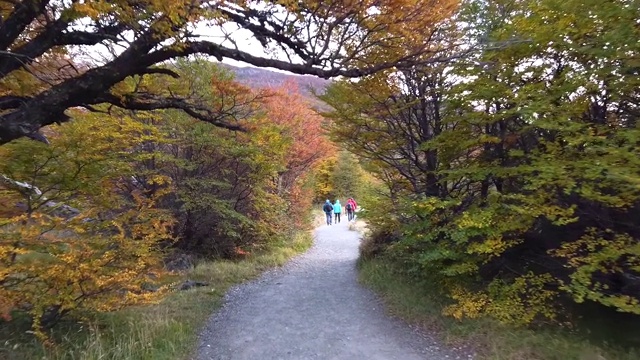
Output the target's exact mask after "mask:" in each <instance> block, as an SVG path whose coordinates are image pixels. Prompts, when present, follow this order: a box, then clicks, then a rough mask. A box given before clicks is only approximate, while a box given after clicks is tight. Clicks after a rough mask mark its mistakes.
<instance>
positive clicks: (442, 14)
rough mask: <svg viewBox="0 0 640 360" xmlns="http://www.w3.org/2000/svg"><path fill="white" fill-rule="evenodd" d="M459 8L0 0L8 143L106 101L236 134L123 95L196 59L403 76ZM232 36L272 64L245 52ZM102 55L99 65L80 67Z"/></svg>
mask: <svg viewBox="0 0 640 360" xmlns="http://www.w3.org/2000/svg"><path fill="white" fill-rule="evenodd" d="M455 7H456V1H454V0H419V1H407V0H384V1H342V0H335V1H315V0H311V1H306V0H305V1H297V2H292V1H206V0H192V1H172V0H116V1H113V0H97V1H82V2H81V1H76V0H22V1H13V0H11V1H1V2H0V144H4V143H7V142H9V141H11V140H14V139H17V138H19V137H23V136H31V137H34V138H39V139H42V136H41V135H39V134H37V131H38V130H39V129H40V128H41V127H43V126H46V125H49V124H53V123H55V122H64V121H67V120H68V119H69V116H68V114H66V113H65V112H66V111H67V109H69V108H73V107H84V108H85V109H89V110H94V106H95V105H97V104H101V103H107V104H110V105H112V106H115V107H120V108H125V109H130V110H154V109H169V108H172V109H181V110H184V111H186V112H188V113H189V114H190V115H191V116H193V117H196V118H198V119H200V120H204V121H210V122H212V123H214V124H216V125H217V126H221V127H229V128H234V129H237V126H235V125H231V124H226V123H221V122H219V121H216V119H212V117H211V114H210V113H209V112H208V111H207V109H203V108H201V107H199V106H198V105H196V104H193V103H191V102H190V101H189V99H187V98H185V97H182V96H177V95H174V94H156V93H152V92H145V91H142V90H140V89H133V90H131V89H129V90H128V91H122V89H119V88H118V86H117V85H118V84H119V83H121V82H122V81H123V80H125V79H126V78H128V77H131V76H134V75H146V76H173V77H177V76H178V74H177V73H175V72H174V71H171V70H169V69H166V68H160V67H158V66H157V65H160V64H163V63H165V62H166V61H169V60H171V59H175V58H179V57H185V56H189V55H193V54H206V55H210V56H212V57H215V58H217V59H218V60H222V59H224V58H227V59H233V60H237V61H241V62H245V63H248V64H252V65H255V66H260V67H273V68H278V69H282V70H286V71H290V72H293V73H298V74H313V75H317V76H321V77H325V78H328V77H333V76H346V77H358V76H362V75H366V74H372V73H375V72H377V71H380V70H382V69H387V68H390V67H393V66H405V67H406V66H410V65H411V64H413V63H415V62H417V61H423V60H424V59H425V57H424V55H425V54H427V53H432V52H434V51H437V50H439V49H436V48H434V47H433V46H432V44H431V37H432V35H433V34H435V33H437V30H438V27H437V24H438V22H439V21H441V20H442V19H443V18H446V17H448V16H449V15H450V14H451V13H452V11H453V10H454V9H455ZM198 27H200V28H202V27H205V28H208V29H210V30H211V31H213V32H214V33H216V34H214V35H220V36H219V38H220V40H219V41H214V40H211V38H212V37H207V36H203V34H202V33H200V32H198V31H197V30H198ZM236 31H240V33H242V34H248V35H247V36H249V37H251V38H252V39H254V40H255V41H257V43H259V44H261V46H262V48H263V49H264V50H265V51H266V52H267V53H270V54H272V55H271V56H267V55H265V56H260V55H254V54H251V53H249V52H247V51H246V50H244V49H241V48H240V47H239V46H238V45H237V43H238V40H237V38H236V37H234V35H233V34H232V33H233V32H236ZM98 53H99V54H101V56H102V57H103V59H101V61H80V60H79V59H81V58H82V57H83V56H84V57H86V56H87V55H92V54H93V55H96V54H98ZM436 60H437V59H435V58H432V59H431V60H430V61H436Z"/></svg>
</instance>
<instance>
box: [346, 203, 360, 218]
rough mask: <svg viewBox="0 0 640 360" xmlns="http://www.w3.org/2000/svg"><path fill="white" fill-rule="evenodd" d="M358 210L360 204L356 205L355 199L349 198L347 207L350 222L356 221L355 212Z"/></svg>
mask: <svg viewBox="0 0 640 360" xmlns="http://www.w3.org/2000/svg"><path fill="white" fill-rule="evenodd" d="M357 208H358V204H357V203H356V201H355V200H354V199H353V198H349V200H347V206H346V210H347V216H348V220H349V221H351V220H353V219H355V212H356V209H357Z"/></svg>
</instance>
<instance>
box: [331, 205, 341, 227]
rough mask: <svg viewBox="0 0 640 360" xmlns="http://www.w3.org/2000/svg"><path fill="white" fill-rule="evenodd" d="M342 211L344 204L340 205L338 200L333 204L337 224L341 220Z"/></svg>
mask: <svg viewBox="0 0 640 360" xmlns="http://www.w3.org/2000/svg"><path fill="white" fill-rule="evenodd" d="M341 212H342V205H340V200H336V203H335V204H333V213H334V214H335V215H336V221H335V222H336V224H337V223H339V222H340V213H341Z"/></svg>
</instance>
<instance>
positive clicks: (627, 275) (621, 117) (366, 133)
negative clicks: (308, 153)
mask: <svg viewBox="0 0 640 360" xmlns="http://www.w3.org/2000/svg"><path fill="white" fill-rule="evenodd" d="M639 21H640V7H638V3H637V2H634V1H605V2H602V1H589V0H579V1H572V0H568V1H555V0H541V1H538V0H535V1H534V0H532V1H491V2H482V1H467V2H465V3H464V4H463V5H462V6H461V7H460V9H459V11H458V12H457V13H456V15H455V16H453V17H452V18H451V19H450V20H449V21H448V22H447V26H448V27H446V26H444V27H443V28H442V31H441V32H439V33H437V35H436V36H434V38H435V39H437V41H435V42H434V43H433V44H432V46H434V47H437V48H439V49H441V50H442V51H445V52H447V53H448V54H449V56H450V58H451V60H450V61H445V62H442V63H440V64H438V65H436V66H434V65H428V66H420V65H417V66H412V67H409V68H397V69H395V70H388V71H383V72H381V73H378V74H376V75H373V76H369V77H366V78H364V79H362V80H361V81H358V82H353V81H348V80H343V81H340V82H338V83H336V84H334V85H332V86H330V88H329V91H328V93H327V94H326V95H324V96H323V97H322V98H323V100H325V101H326V102H327V103H328V104H330V105H331V106H332V107H333V108H334V109H335V111H332V112H329V113H328V114H327V116H329V117H331V119H332V120H333V128H332V134H333V136H334V138H335V139H336V140H338V141H340V142H343V143H344V144H346V146H348V148H349V149H350V150H351V151H352V152H354V153H355V154H357V155H359V156H360V157H361V158H362V159H363V161H364V163H365V164H366V168H367V169H368V170H369V171H372V172H373V173H375V174H377V178H378V179H380V180H383V181H384V184H385V186H384V187H382V188H380V189H379V194H382V195H378V199H377V201H378V205H377V206H370V207H369V209H370V211H369V224H370V227H371V228H372V235H371V237H370V239H368V243H367V244H365V246H364V247H363V252H364V253H363V256H365V257H371V256H385V257H387V258H389V259H392V261H394V262H396V263H397V264H398V265H399V266H400V267H401V268H402V269H403V271H404V272H406V274H408V275H409V276H411V277H412V278H413V279H414V280H415V281H416V284H421V283H426V284H429V286H435V287H436V288H439V289H440V290H442V291H443V292H444V293H445V294H446V295H447V296H448V297H450V298H451V299H452V303H451V305H450V306H448V307H447V308H446V309H445V313H446V314H448V315H451V316H454V317H456V318H463V317H472V318H474V317H481V316H491V317H494V318H497V319H499V320H500V321H503V322H507V323H516V324H521V325H524V324H530V323H544V322H556V323H564V322H566V321H567V320H568V319H570V317H571V312H570V310H569V309H570V308H571V307H572V306H570V305H568V304H570V303H572V302H574V303H584V302H587V303H597V304H599V305H601V307H602V309H604V308H605V307H608V308H611V309H614V310H616V311H618V312H624V313H627V314H629V315H628V316H630V317H632V316H636V315H639V314H640V305H639V301H640V243H639V242H638V237H639V236H640V222H639V221H638V219H639V218H638V211H639V210H640V182H639V179H640V157H639V155H640V152H639V149H640V147H639V146H638V145H639V141H640V132H639V129H638V117H639V116H640V92H639V91H640V62H639V59H640V43H639V42H638V38H639V36H640V27H639V26H638V24H639ZM458 42H465V43H468V44H469V46H473V45H477V46H478V47H480V48H481V49H482V50H481V51H477V52H473V53H468V52H466V50H465V49H457V50H452V49H451V47H450V44H455V43H458ZM456 51H458V52H456ZM636 321H637V318H636Z"/></svg>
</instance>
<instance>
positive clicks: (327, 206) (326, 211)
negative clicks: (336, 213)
mask: <svg viewBox="0 0 640 360" xmlns="http://www.w3.org/2000/svg"><path fill="white" fill-rule="evenodd" d="M322 211H324V214H325V215H326V216H327V225H331V212H332V211H333V205H331V201H329V199H327V201H325V202H324V206H322Z"/></svg>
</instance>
